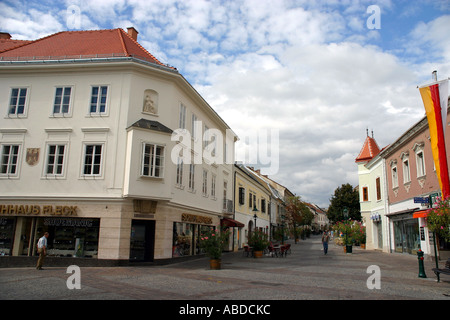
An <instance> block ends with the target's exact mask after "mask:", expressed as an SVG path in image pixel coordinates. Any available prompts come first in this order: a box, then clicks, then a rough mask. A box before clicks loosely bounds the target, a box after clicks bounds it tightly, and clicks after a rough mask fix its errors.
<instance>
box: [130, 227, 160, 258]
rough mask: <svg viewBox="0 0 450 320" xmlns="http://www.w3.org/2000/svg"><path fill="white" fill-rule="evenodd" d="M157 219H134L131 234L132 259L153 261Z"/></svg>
mask: <svg viewBox="0 0 450 320" xmlns="http://www.w3.org/2000/svg"><path fill="white" fill-rule="evenodd" d="M154 247H155V221H152V220H133V221H132V223H131V235H130V261H153V257H154V251H155V248H154Z"/></svg>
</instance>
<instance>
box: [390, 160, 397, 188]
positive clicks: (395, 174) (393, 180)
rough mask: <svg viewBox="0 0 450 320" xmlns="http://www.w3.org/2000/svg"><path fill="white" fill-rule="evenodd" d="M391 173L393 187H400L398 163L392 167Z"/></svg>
mask: <svg viewBox="0 0 450 320" xmlns="http://www.w3.org/2000/svg"><path fill="white" fill-rule="evenodd" d="M391 174H392V188H398V169H397V166H396V165H395V166H393V167H392V168H391Z"/></svg>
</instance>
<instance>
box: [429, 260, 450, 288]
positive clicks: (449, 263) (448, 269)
mask: <svg viewBox="0 0 450 320" xmlns="http://www.w3.org/2000/svg"><path fill="white" fill-rule="evenodd" d="M432 270H433V272H434V273H435V274H436V276H437V278H438V282H439V280H440V279H439V274H440V273H443V274H448V275H450V258H448V259H447V262H446V263H445V268H444V269H439V268H433V269H432Z"/></svg>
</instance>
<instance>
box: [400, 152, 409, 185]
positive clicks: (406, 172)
mask: <svg viewBox="0 0 450 320" xmlns="http://www.w3.org/2000/svg"><path fill="white" fill-rule="evenodd" d="M402 169H403V183H404V184H406V183H410V182H411V165H410V163H409V157H404V158H403V159H402Z"/></svg>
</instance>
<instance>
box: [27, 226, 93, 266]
mask: <svg viewBox="0 0 450 320" xmlns="http://www.w3.org/2000/svg"><path fill="white" fill-rule="evenodd" d="M99 227H100V219H72V218H42V219H38V221H37V229H36V230H37V232H36V239H39V238H40V237H42V235H43V234H44V232H48V233H49V238H48V240H47V241H48V253H47V254H48V255H49V256H55V257H85V258H96V257H97V254H98V235H99Z"/></svg>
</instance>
